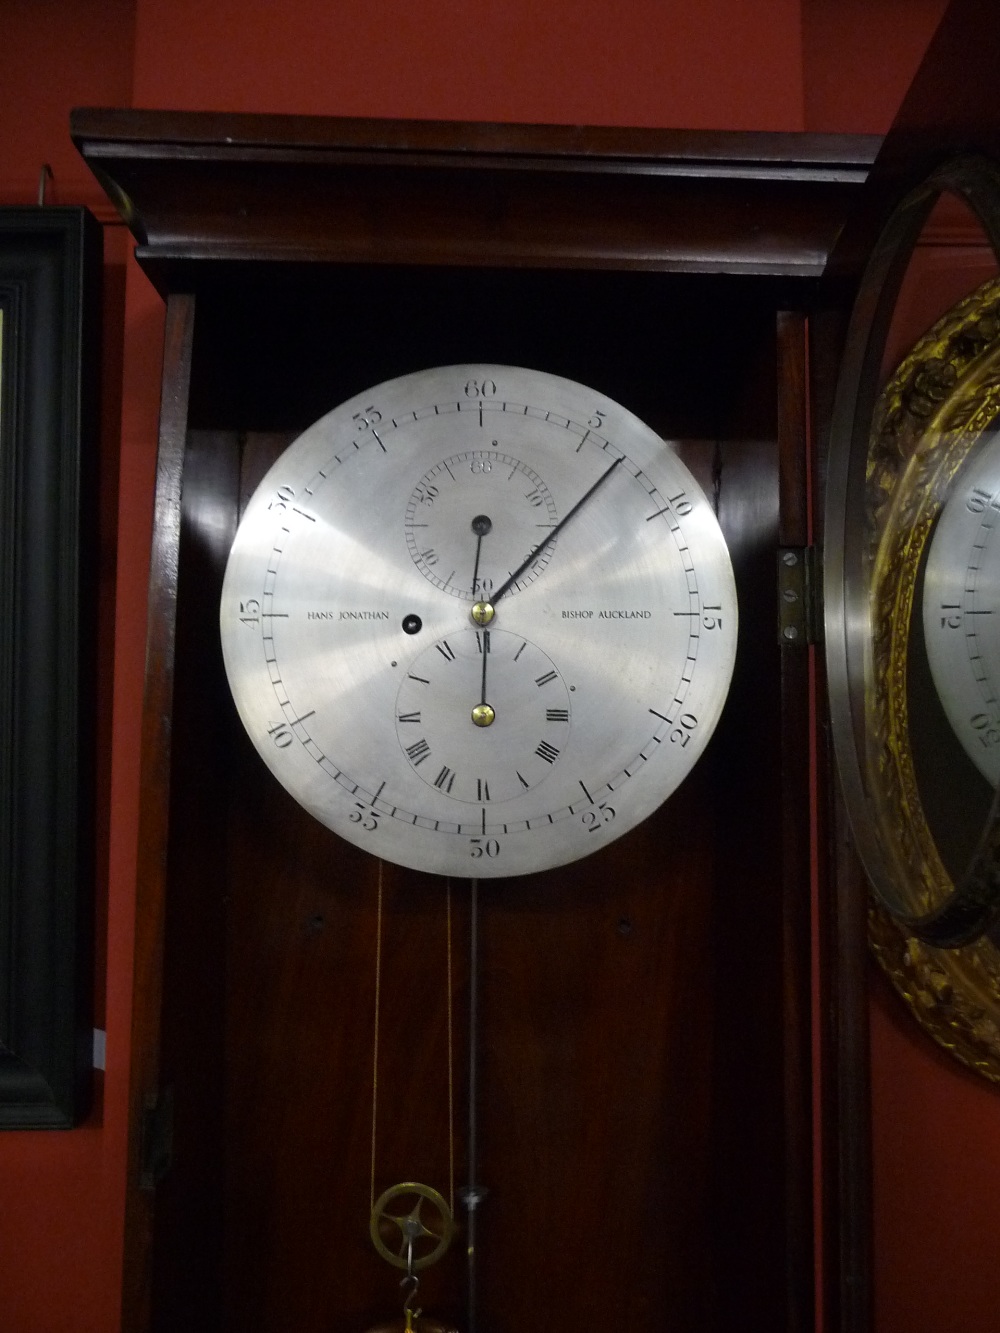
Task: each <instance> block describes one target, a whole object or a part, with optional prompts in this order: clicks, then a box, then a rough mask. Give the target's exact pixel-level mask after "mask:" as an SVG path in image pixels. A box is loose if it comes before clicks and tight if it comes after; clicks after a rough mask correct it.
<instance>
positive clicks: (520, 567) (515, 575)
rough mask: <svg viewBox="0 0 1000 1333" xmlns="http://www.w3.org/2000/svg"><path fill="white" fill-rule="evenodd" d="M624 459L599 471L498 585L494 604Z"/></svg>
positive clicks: (617, 460) (493, 597)
mask: <svg viewBox="0 0 1000 1333" xmlns="http://www.w3.org/2000/svg"><path fill="white" fill-rule="evenodd" d="M624 461H625V457H624V455H622V457H621V458H616V459H615V461H614V462H613V463H612V464H611V466H610V467H609V468H608V470H607V471H606V472H602V473H601V475H600V476H599V477H598V478H597V480H596V481H595V482H594V484H593V486H591V488H590V490H589V491H587V492H586V494H585V495H581V496H580V498H579V500H577V502H576V504H575V505H574V506H573V508H572V509H571V510H570V511H569V513H568V514H566V515H565V516H564V517H563V518H561V519H560V520H559V522H558V523H557V524H556V525H555V527H554V528H553V529H552V531H551V532H550V533H549V535H548V536H547V537H546V538H545V539H544V541H540V542H539V543H538V545H537V546H536V547H535V549H534V550H533V551H532V552H531V554H530V555H529V556H527V557H526V558H525V559H524V560H522V561H521V563H520V564H519V565H518V567H517V569H515V570H514V572H513V574H511V576H510V578H509V579H508V580H507V582H506V583H503V584H501V585H500V587H499V588H498V589H497V590H496V592H495V593H494V594H493V595H492V597H491V598H490V601H491V602H493V603H494V604H495V603H497V602H499V600H500V598H501V597H502V596H503V595H504V593H505V592H507V591H508V590H509V589H510V588H511V587H513V585H514V584H515V583H516V582H517V581H518V579H519V578H520V577H521V575H522V574H523V573H524V571H525V570H526V569H527V568H528V566H529V565H530V564H532V563H533V562H534V561H535V560H537V559H538V557H539V555H540V554H541V552H542V551H544V550H545V548H546V546H548V544H549V542H554V541H555V539H556V538H557V537H558V536H559V534H560V532H562V530H563V528H564V527H565V526H566V524H567V523H568V522H569V521H570V519H571V518H572V517H573V515H574V514H575V513H576V512H577V511H578V510H580V509H582V508H583V506H584V505H585V504H586V503H587V501H588V500H589V499H590V497H591V496H592V495H593V494H594V492H595V491H596V490H597V489H598V488H599V487H601V486H603V485H604V483H605V482H606V481H607V479H608V478H609V477H610V476H611V474H612V472H614V470H615V468H616V467H617V466H618V464H619V463H624Z"/></svg>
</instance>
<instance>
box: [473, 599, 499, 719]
mask: <svg viewBox="0 0 1000 1333" xmlns="http://www.w3.org/2000/svg"><path fill="white" fill-rule="evenodd" d="M477 605H478V604H477ZM479 644H480V648H481V650H482V654H483V675H482V682H481V688H480V691H479V703H477V704H476V706H475V708H474V709H473V710H472V721H473V722H474V723H475V725H476V726H477V727H488V726H490V725H492V722H493V719H494V718H495V717H496V713H495V712H494V711H493V709H492V708H491V706H490V705H489V704H488V703H487V702H486V667H487V664H488V663H489V660H490V632H489V630H488V629H484V630H483V632H482V634H481V636H480V638H479Z"/></svg>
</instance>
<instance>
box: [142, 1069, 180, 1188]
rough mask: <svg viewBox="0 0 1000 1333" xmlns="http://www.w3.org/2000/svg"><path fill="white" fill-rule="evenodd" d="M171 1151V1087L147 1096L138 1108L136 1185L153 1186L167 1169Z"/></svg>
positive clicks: (171, 1155)
mask: <svg viewBox="0 0 1000 1333" xmlns="http://www.w3.org/2000/svg"><path fill="white" fill-rule="evenodd" d="M173 1151H174V1090H173V1088H164V1089H163V1090H162V1092H160V1093H159V1094H158V1095H157V1096H155V1097H151V1098H148V1099H147V1103H146V1106H145V1107H144V1109H143V1112H142V1147H141V1154H140V1163H141V1164H140V1174H139V1188H140V1189H143V1190H155V1189H156V1187H157V1185H158V1184H159V1183H160V1181H161V1180H162V1179H163V1177H164V1176H165V1175H166V1174H167V1172H168V1171H169V1170H170V1166H171V1162H172V1160H173Z"/></svg>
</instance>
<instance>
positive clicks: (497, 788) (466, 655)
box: [395, 629, 573, 808]
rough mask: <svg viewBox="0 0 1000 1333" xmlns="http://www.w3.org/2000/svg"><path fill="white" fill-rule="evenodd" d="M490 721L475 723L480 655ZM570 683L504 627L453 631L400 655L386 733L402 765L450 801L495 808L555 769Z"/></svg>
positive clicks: (564, 745)
mask: <svg viewBox="0 0 1000 1333" xmlns="http://www.w3.org/2000/svg"><path fill="white" fill-rule="evenodd" d="M486 653H488V655H489V676H488V687H487V693H488V695H489V700H488V702H489V705H490V708H491V711H492V714H493V720H492V721H491V722H490V724H489V725H488V726H483V724H482V722H481V721H478V722H477V720H476V717H475V714H477V713H479V710H480V709H481V708H482V706H483V705H482V698H481V695H482V682H483V660H484V655H485V654H486ZM571 697H572V696H571V692H570V689H569V686H568V685H567V683H566V681H565V679H564V678H563V676H562V673H561V672H560V670H559V668H558V666H557V665H556V663H555V662H553V661H552V660H551V658H549V657H548V655H547V654H546V653H543V652H542V650H541V649H540V648H539V647H538V646H537V645H536V644H534V643H532V642H530V641H529V640H528V639H525V638H522V636H521V635H519V634H514V633H511V632H509V631H505V630H497V629H491V630H489V631H484V630H471V629H470V630H462V631H459V632H457V633H452V634H449V635H448V637H447V639H442V640H438V641H437V642H435V643H432V644H430V645H429V646H428V647H427V648H425V649H424V651H423V652H422V653H420V654H419V655H418V656H417V657H416V658H414V660H413V661H412V662H410V663H408V664H407V671H406V673H405V674H404V676H403V679H402V682H401V684H400V687H399V691H398V693H397V695H396V704H395V719H396V735H397V738H398V740H399V745H400V749H401V750H402V753H403V755H404V756H405V758H406V761H407V763H408V764H409V766H410V768H411V769H412V771H413V772H414V773H415V774H416V775H417V776H418V777H419V778H421V779H422V780H423V781H424V782H426V783H427V784H429V785H430V786H432V787H434V788H435V790H436V791H438V792H439V793H441V794H442V795H444V796H448V797H451V799H452V800H453V801H467V802H474V803H476V804H478V805H480V806H486V805H489V806H490V807H491V808H494V807H495V808H499V807H500V806H502V804H503V802H504V801H509V800H511V799H512V798H513V797H517V796H523V795H524V793H525V792H527V791H531V790H533V789H534V788H535V787H537V786H538V784H539V783H540V782H542V781H544V780H545V779H546V778H548V777H549V776H550V775H551V774H552V773H553V772H554V771H556V770H557V768H558V766H559V764H560V761H561V760H562V757H563V755H564V754H565V753H566V751H567V749H568V747H569V746H570V744H571V737H572V730H573V728H572V705H571V702H570V701H571Z"/></svg>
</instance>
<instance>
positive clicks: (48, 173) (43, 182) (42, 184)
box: [38, 162, 55, 208]
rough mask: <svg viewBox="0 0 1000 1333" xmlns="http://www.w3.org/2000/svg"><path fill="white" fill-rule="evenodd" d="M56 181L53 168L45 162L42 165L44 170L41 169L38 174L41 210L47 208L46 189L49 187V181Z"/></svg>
mask: <svg viewBox="0 0 1000 1333" xmlns="http://www.w3.org/2000/svg"><path fill="white" fill-rule="evenodd" d="M54 180H55V176H54V175H53V173H52V168H51V167H50V166H49V164H48V163H47V162H43V163H42V169H41V171H40V172H39V173H38V207H39V208H44V207H45V189H46V186H47V185H48V183H49V181H54Z"/></svg>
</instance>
